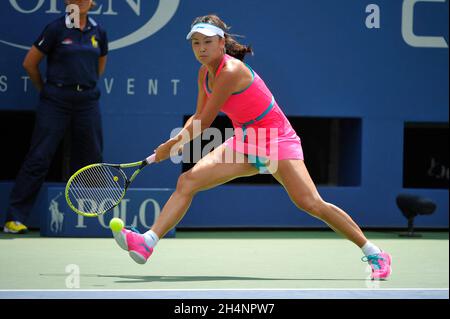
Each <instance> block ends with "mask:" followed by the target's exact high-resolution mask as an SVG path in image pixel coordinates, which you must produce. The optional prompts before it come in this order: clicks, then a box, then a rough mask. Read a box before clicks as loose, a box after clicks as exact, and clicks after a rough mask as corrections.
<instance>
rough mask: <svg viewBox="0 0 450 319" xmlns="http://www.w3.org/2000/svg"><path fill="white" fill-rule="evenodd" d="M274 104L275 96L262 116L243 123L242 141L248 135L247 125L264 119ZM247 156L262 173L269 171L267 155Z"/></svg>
mask: <svg viewBox="0 0 450 319" xmlns="http://www.w3.org/2000/svg"><path fill="white" fill-rule="evenodd" d="M274 105H275V98H274V97H273V96H272V102H271V103H270V105H269V106H268V107H267V108H266V110H265V111H264V112H263V113H262V114H261V115H260V116H258V117H257V118H256V119H254V120H251V121H248V122H245V123H243V124H241V125H242V133H243V137H242V142H245V138H246V137H247V126H249V125H250V124H253V123H255V122H257V121H260V120H262V119H263V118H264V116H266V115H267V114H268V113H269V112H270V111H271V110H272V108H273V106H274ZM247 157H248V159H249V161H250V164H252V165H253V166H255V167H256V168H257V169H258V170H259V172H260V173H266V172H268V169H267V167H266V164H265V162H267V159H266V158H265V157H262V156H255V155H251V154H247ZM252 162H254V163H252Z"/></svg>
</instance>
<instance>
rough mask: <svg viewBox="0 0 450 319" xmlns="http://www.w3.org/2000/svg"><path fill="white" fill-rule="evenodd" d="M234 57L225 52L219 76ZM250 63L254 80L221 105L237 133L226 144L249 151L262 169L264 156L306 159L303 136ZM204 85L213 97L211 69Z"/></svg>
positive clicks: (207, 92) (281, 158) (239, 150)
mask: <svg viewBox="0 0 450 319" xmlns="http://www.w3.org/2000/svg"><path fill="white" fill-rule="evenodd" d="M230 59H234V58H233V57H231V56H229V55H227V54H225V55H224V58H223V60H222V62H221V64H220V65H219V68H218V69H217V72H216V77H217V76H218V75H219V73H220V71H221V70H222V69H223V67H224V65H225V63H226V62H227V61H229V60H230ZM246 66H247V67H248V68H249V70H250V71H251V72H252V75H253V80H252V82H251V83H250V85H249V86H248V87H247V88H245V89H244V90H242V91H239V92H235V93H233V94H232V95H231V96H230V97H229V98H228V100H227V101H226V102H225V104H224V105H223V106H222V108H221V111H222V112H223V113H225V114H226V115H227V116H228V117H229V118H230V119H231V121H232V123H233V127H234V129H235V135H234V136H233V137H231V138H229V139H228V140H226V141H225V143H224V144H225V146H227V147H229V148H231V149H233V150H234V151H236V152H239V153H243V154H246V155H247V156H248V158H249V159H250V162H253V161H252V160H251V159H253V160H256V163H257V165H255V166H256V167H258V168H259V166H261V165H258V163H260V159H270V160H285V159H301V160H303V150H302V145H301V141H300V138H299V137H298V135H297V134H296V132H295V130H294V129H293V128H292V126H291V124H290V123H289V121H288V119H287V118H286V116H285V115H284V113H283V111H282V110H281V109H280V107H279V106H278V104H277V102H276V101H275V98H274V97H273V95H272V93H271V92H270V90H269V89H268V88H267V86H266V84H265V83H264V81H263V80H262V79H261V78H260V77H259V75H258V74H257V73H256V72H255V71H253V69H252V68H250V66H248V65H247V64H246ZM203 85H204V89H205V92H206V95H207V96H208V97H209V96H211V94H212V92H211V91H210V90H209V87H208V72H205V79H204V84H203Z"/></svg>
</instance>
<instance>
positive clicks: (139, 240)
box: [113, 228, 153, 265]
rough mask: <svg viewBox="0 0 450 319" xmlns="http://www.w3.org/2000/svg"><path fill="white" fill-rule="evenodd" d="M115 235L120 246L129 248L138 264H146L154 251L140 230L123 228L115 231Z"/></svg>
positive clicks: (125, 248) (131, 255)
mask: <svg viewBox="0 0 450 319" xmlns="http://www.w3.org/2000/svg"><path fill="white" fill-rule="evenodd" d="M113 236H114V239H115V240H116V243H117V244H118V245H119V246H120V248H122V249H123V250H127V251H128V253H129V254H130V257H131V258H132V259H133V260H134V261H135V262H137V263H138V264H141V265H143V264H145V263H146V262H147V260H148V258H149V257H150V256H151V255H152V253H153V248H152V247H150V246H148V245H147V244H146V242H145V239H144V236H143V235H142V234H139V233H138V232H135V231H131V230H128V229H125V228H123V229H122V230H121V231H120V232H113Z"/></svg>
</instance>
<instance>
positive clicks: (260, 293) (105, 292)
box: [0, 288, 449, 299]
mask: <svg viewBox="0 0 450 319" xmlns="http://www.w3.org/2000/svg"><path fill="white" fill-rule="evenodd" d="M24 298H26V299H30V298H31V299H61V298H62V299H449V290H448V289H446V288H436V289H433V288H392V289H387V288H383V289H371V288H367V289H353V288H349V289H344V288H334V289H319V288H308V289H292V288H289V289H282V288H271V289H261V288H259V289H248V288H242V289H140V290H133V289H116V290H113V289H89V290H86V289H84V290H83V289H48V290H39V289H28V290H27V289H16V290H14V289H13V290H0V299H24Z"/></svg>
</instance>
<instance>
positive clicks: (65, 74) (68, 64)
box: [34, 16, 108, 87]
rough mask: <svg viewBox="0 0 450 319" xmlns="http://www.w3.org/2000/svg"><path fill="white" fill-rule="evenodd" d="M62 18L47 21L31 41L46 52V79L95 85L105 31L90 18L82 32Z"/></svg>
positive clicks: (105, 49) (104, 49)
mask: <svg viewBox="0 0 450 319" xmlns="http://www.w3.org/2000/svg"><path fill="white" fill-rule="evenodd" d="M66 19H68V17H67V16H63V17H61V18H59V19H57V20H55V21H53V22H51V23H49V24H48V25H47V26H46V27H45V29H44V31H43V32H42V34H41V35H40V36H39V38H38V39H37V40H36V42H35V43H34V46H35V47H36V48H38V49H39V50H40V51H41V52H43V53H44V54H46V55H47V82H50V83H57V84H62V85H77V84H79V85H83V86H86V87H95V86H96V84H97V80H98V59H99V57H101V56H105V55H107V54H108V39H107V35H106V31H105V30H103V29H102V28H101V27H100V26H99V25H98V24H97V23H96V22H95V21H94V19H92V18H91V17H88V19H87V23H86V26H85V28H84V29H83V31H81V30H80V29H77V28H69V27H68V26H67V23H69V22H70V21H66Z"/></svg>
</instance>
